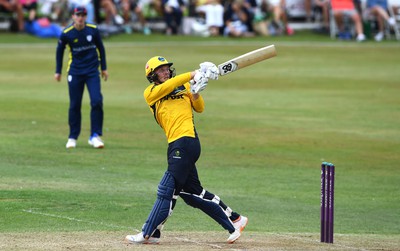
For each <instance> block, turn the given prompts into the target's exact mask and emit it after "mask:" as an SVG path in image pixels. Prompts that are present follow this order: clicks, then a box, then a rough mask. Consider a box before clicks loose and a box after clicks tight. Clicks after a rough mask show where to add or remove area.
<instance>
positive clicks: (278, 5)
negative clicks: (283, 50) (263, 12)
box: [268, 0, 294, 35]
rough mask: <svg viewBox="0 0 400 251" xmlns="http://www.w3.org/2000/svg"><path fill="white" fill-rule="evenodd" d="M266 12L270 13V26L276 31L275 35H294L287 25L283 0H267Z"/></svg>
mask: <svg viewBox="0 0 400 251" xmlns="http://www.w3.org/2000/svg"><path fill="white" fill-rule="evenodd" d="M268 10H269V11H270V12H271V13H272V16H273V21H272V24H273V26H274V27H275V28H276V29H277V34H283V33H284V32H286V34H287V35H293V34H294V30H293V29H292V28H290V27H289V25H288V21H287V16H286V1H285V0H268Z"/></svg>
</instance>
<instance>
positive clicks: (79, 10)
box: [74, 7, 87, 15]
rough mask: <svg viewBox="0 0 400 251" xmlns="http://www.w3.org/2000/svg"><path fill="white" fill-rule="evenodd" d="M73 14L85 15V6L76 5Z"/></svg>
mask: <svg viewBox="0 0 400 251" xmlns="http://www.w3.org/2000/svg"><path fill="white" fill-rule="evenodd" d="M74 14H75V15H76V14H84V15H86V14H87V11H86V8H85V7H76V8H75V9H74Z"/></svg>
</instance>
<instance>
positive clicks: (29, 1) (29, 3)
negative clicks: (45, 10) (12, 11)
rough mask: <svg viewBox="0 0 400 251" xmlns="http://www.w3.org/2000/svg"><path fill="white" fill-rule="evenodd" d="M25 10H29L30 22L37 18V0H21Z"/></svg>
mask: <svg viewBox="0 0 400 251" xmlns="http://www.w3.org/2000/svg"><path fill="white" fill-rule="evenodd" d="M19 2H20V3H21V5H22V9H23V10H27V11H28V20H29V21H30V22H32V21H34V20H35V19H36V12H37V0H19Z"/></svg>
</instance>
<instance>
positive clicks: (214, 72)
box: [199, 62, 219, 80]
mask: <svg viewBox="0 0 400 251" xmlns="http://www.w3.org/2000/svg"><path fill="white" fill-rule="evenodd" d="M199 71H201V72H204V73H205V74H206V76H207V78H210V79H213V80H218V76H219V70H218V67H217V66H216V65H215V64H214V63H211V62H203V63H201V64H200V69H199Z"/></svg>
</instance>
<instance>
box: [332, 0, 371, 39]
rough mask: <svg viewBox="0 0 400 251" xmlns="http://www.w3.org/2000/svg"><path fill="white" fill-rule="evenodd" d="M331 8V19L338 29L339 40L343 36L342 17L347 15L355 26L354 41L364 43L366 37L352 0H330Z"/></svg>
mask: <svg viewBox="0 0 400 251" xmlns="http://www.w3.org/2000/svg"><path fill="white" fill-rule="evenodd" d="M331 7H332V12H333V17H334V19H335V22H336V24H337V26H338V28H339V38H341V36H343V34H345V26H344V16H346V15H348V16H350V18H351V20H352V21H353V23H354V26H355V30H356V33H357V37H356V40H357V41H358V42H362V41H365V39H366V37H365V35H364V30H363V24H362V20H361V17H360V15H359V13H358V11H357V10H356V8H355V6H354V3H353V0H331ZM342 38H343V37H342ZM344 38H347V36H346V35H345V37H344Z"/></svg>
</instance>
